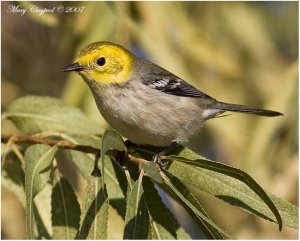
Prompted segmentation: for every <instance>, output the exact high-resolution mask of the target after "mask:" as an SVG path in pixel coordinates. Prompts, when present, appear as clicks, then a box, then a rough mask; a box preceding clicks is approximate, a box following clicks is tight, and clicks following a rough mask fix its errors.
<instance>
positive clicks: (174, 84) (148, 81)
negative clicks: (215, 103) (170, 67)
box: [142, 72, 213, 99]
mask: <svg viewBox="0 0 300 241" xmlns="http://www.w3.org/2000/svg"><path fill="white" fill-rule="evenodd" d="M142 82H143V84H145V85H148V86H149V87H150V88H153V89H156V90H159V91H162V92H165V93H167V94H170V95H178V96H186V97H198V98H206V99H213V98H212V97H210V96H209V95H207V94H205V93H203V92H202V91H200V90H198V89H196V88H195V87H194V86H192V85H190V84H188V83H187V82H185V81H184V80H182V79H180V78H179V77H177V76H175V75H173V74H171V73H170V72H167V73H166V72H161V73H156V74H152V75H151V76H149V77H148V76H147V77H142Z"/></svg>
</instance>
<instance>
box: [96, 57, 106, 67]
mask: <svg viewBox="0 0 300 241" xmlns="http://www.w3.org/2000/svg"><path fill="white" fill-rule="evenodd" d="M105 62H106V61H105V58H104V57H101V58H99V59H97V64H98V65H100V66H103V65H105Z"/></svg>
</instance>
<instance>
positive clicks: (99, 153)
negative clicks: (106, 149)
mask: <svg viewBox="0 0 300 241" xmlns="http://www.w3.org/2000/svg"><path fill="white" fill-rule="evenodd" d="M100 156H101V151H100V150H98V151H97V153H96V155H95V162H94V169H93V171H92V173H91V174H92V176H94V177H100V176H101V172H100V169H99V167H98V161H99V159H100Z"/></svg>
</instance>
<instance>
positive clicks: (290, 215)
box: [167, 150, 298, 228]
mask: <svg viewBox="0 0 300 241" xmlns="http://www.w3.org/2000/svg"><path fill="white" fill-rule="evenodd" d="M185 152H186V153H187V154H188V155H187V156H188V158H191V159H193V158H194V157H195V158H199V156H198V155H194V154H193V153H192V154H190V153H191V152H190V151H187V150H185ZM180 155H182V153H181V154H180ZM193 156H194V157H193ZM170 158H171V157H170ZM174 158H175V159H178V157H177V156H176V157H174ZM182 160H186V159H181V161H182ZM201 160H202V159H201ZM188 162H189V164H187V161H185V163H184V162H178V161H174V162H172V163H171V164H170V165H169V166H168V168H167V169H168V171H169V172H170V173H172V174H173V175H175V176H177V177H178V178H179V179H181V180H182V181H184V182H186V183H189V184H191V185H194V186H196V187H198V188H199V189H201V190H203V191H205V192H207V193H210V194H212V195H214V196H216V197H218V198H220V199H222V200H224V201H226V202H228V203H230V204H232V205H236V206H238V207H241V208H243V209H245V210H247V211H249V212H251V213H253V214H255V215H258V216H260V217H263V218H265V219H267V220H272V221H274V222H276V218H275V216H274V214H273V213H272V211H271V210H270V208H269V207H268V206H267V205H266V203H265V202H264V201H263V200H262V199H261V198H260V197H259V196H258V195H256V194H255V192H254V191H253V190H252V189H251V188H250V187H249V186H247V185H246V184H245V183H244V182H242V181H240V180H237V178H236V177H231V176H228V175H225V174H222V173H218V172H216V171H213V170H209V169H206V168H207V167H206V166H204V167H203V168H202V167H200V165H201V164H200V162H199V161H198V160H189V161H188ZM191 163H193V165H191ZM205 163H207V162H205ZM208 165H209V164H208ZM221 165H223V164H220V166H221ZM217 167H219V165H218V166H217ZM226 167H228V166H226ZM218 170H219V169H218ZM225 170H226V169H225ZM222 171H223V170H222ZM250 181H251V180H250ZM256 185H257V184H256ZM269 198H271V200H272V201H273V202H274V203H275V205H276V207H277V209H278V210H279V213H280V216H281V218H282V220H283V225H286V226H289V227H293V228H297V227H298V208H297V207H295V206H294V205H292V204H290V203H289V202H287V201H285V200H282V199H279V198H275V197H274V196H272V195H269Z"/></svg>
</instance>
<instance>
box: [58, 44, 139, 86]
mask: <svg viewBox="0 0 300 241" xmlns="http://www.w3.org/2000/svg"><path fill="white" fill-rule="evenodd" d="M133 58H134V56H133V54H131V53H130V52H129V51H128V50H126V49H124V48H123V47H121V46H120V45H117V44H113V43H109V42H95V43H91V44H89V45H88V46H86V47H85V48H83V49H82V50H81V51H79V53H78V55H77V57H76V60H75V63H74V64H71V65H69V66H68V67H66V68H65V69H63V71H65V72H67V71H76V72H78V73H79V74H80V75H82V76H83V77H85V78H87V79H89V80H92V81H96V82H98V83H100V84H122V83H125V82H126V81H127V80H128V79H129V78H130V75H131V72H132V68H133V66H132V65H133Z"/></svg>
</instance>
